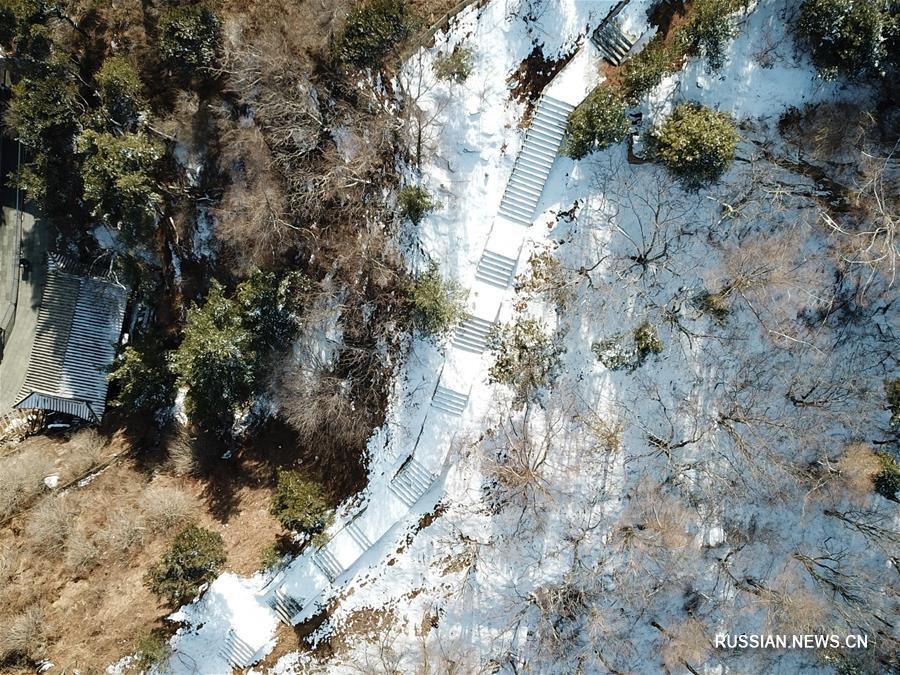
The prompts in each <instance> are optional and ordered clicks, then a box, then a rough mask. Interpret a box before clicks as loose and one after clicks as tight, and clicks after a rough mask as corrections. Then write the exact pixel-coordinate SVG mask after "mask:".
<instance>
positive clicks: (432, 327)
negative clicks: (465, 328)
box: [409, 266, 468, 336]
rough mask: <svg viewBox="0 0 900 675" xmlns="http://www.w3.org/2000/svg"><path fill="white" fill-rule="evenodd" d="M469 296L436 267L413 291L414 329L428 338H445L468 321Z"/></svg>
mask: <svg viewBox="0 0 900 675" xmlns="http://www.w3.org/2000/svg"><path fill="white" fill-rule="evenodd" d="M467 296H468V294H467V293H466V291H465V290H464V289H463V288H461V287H460V285H459V284H457V283H456V282H455V281H445V280H444V278H443V277H441V274H440V272H438V270H437V267H435V266H432V267H431V268H430V269H429V270H428V271H427V272H425V273H424V274H422V275H420V276H419V278H418V279H416V280H415V282H414V283H413V285H412V287H411V289H410V291H409V303H410V315H411V319H412V323H413V327H414V328H415V329H416V330H418V331H420V332H421V333H424V334H425V335H435V336H436V335H443V334H446V333H448V332H449V331H450V330H451V329H452V328H453V327H454V326H456V324H458V323H459V322H460V321H462V320H463V319H465V317H466V305H465V303H466V298H467Z"/></svg>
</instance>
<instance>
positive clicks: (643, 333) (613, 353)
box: [591, 321, 664, 372]
mask: <svg viewBox="0 0 900 675" xmlns="http://www.w3.org/2000/svg"><path fill="white" fill-rule="evenodd" d="M630 337H631V339H630V340H628V338H627V337H626V336H624V335H621V334H619V335H613V336H612V337H609V338H606V339H605V340H600V341H599V342H595V343H594V344H593V345H592V346H591V351H593V352H594V355H595V356H596V357H597V360H598V361H600V363H602V364H603V365H604V366H606V367H607V368H609V369H610V370H627V371H628V372H633V371H635V370H637V369H638V368H640V367H641V366H642V365H643V364H644V362H645V361H646V360H647V358H648V357H649V356H651V355H654V354H660V353H662V351H663V348H664V345H663V341H662V340H661V339H660V337H659V334H658V333H657V331H656V328H655V327H654V326H653V324H651V323H650V322H649V321H645V322H643V323H642V324H641V325H639V326H638V327H637V328H635V329H634V330H633V331H632V332H631V336H630Z"/></svg>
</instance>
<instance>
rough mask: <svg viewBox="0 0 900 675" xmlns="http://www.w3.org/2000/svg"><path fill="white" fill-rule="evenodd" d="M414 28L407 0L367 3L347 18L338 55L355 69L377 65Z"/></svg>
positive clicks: (338, 57) (384, 0)
mask: <svg viewBox="0 0 900 675" xmlns="http://www.w3.org/2000/svg"><path fill="white" fill-rule="evenodd" d="M412 28H413V19H412V16H411V15H410V13H409V10H408V9H407V6H406V2H405V0H368V1H367V2H365V3H364V4H363V5H361V6H360V7H357V8H356V9H354V10H353V11H352V12H350V15H349V16H348V17H347V23H346V25H345V26H344V30H343V32H342V33H341V35H340V37H338V40H337V42H336V44H335V56H336V57H337V60H338V61H340V62H341V63H344V64H346V65H349V66H353V67H355V68H369V67H372V66H376V65H377V64H378V63H379V62H380V61H381V59H382V58H384V56H385V55H386V54H387V53H388V52H389V51H390V50H391V48H392V47H393V46H394V45H395V44H397V43H398V42H400V40H402V39H404V38H405V37H406V36H407V35H409V33H410V31H411V30H412Z"/></svg>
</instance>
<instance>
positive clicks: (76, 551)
mask: <svg viewBox="0 0 900 675" xmlns="http://www.w3.org/2000/svg"><path fill="white" fill-rule="evenodd" d="M99 559H100V550H99V549H98V548H97V545H96V544H95V543H94V542H93V541H92V540H91V538H90V537H89V536H88V535H87V533H86V532H85V531H84V530H83V529H80V528H78V529H75V530H73V532H72V534H71V535H70V536H69V539H68V541H67V542H66V559H65V565H66V569H68V570H70V571H71V572H72V573H73V574H74V575H75V576H76V577H83V576H84V575H86V574H87V573H88V572H90V571H91V570H92V569H94V567H95V566H96V565H97V563H98V562H99Z"/></svg>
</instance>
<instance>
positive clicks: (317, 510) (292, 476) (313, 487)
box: [269, 470, 334, 535]
mask: <svg viewBox="0 0 900 675" xmlns="http://www.w3.org/2000/svg"><path fill="white" fill-rule="evenodd" d="M269 510H270V512H271V514H272V515H273V516H275V517H276V518H277V519H278V522H280V523H281V525H282V527H284V528H285V529H286V530H291V531H292V532H301V533H305V534H309V535H316V534H320V533H322V532H324V531H325V530H326V529H328V527H329V526H330V525H331V523H332V522H333V521H334V513H333V511H332V510H331V507H330V506H329V504H328V500H327V499H326V498H325V492H324V490H323V489H322V486H321V485H320V484H319V483H317V482H315V481H312V480H309V479H307V478H304V476H303V474H301V473H299V472H297V471H286V470H281V471H279V472H278V484H277V486H276V488H275V494H274V495H273V496H272V505H271V507H270V509H269Z"/></svg>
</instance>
